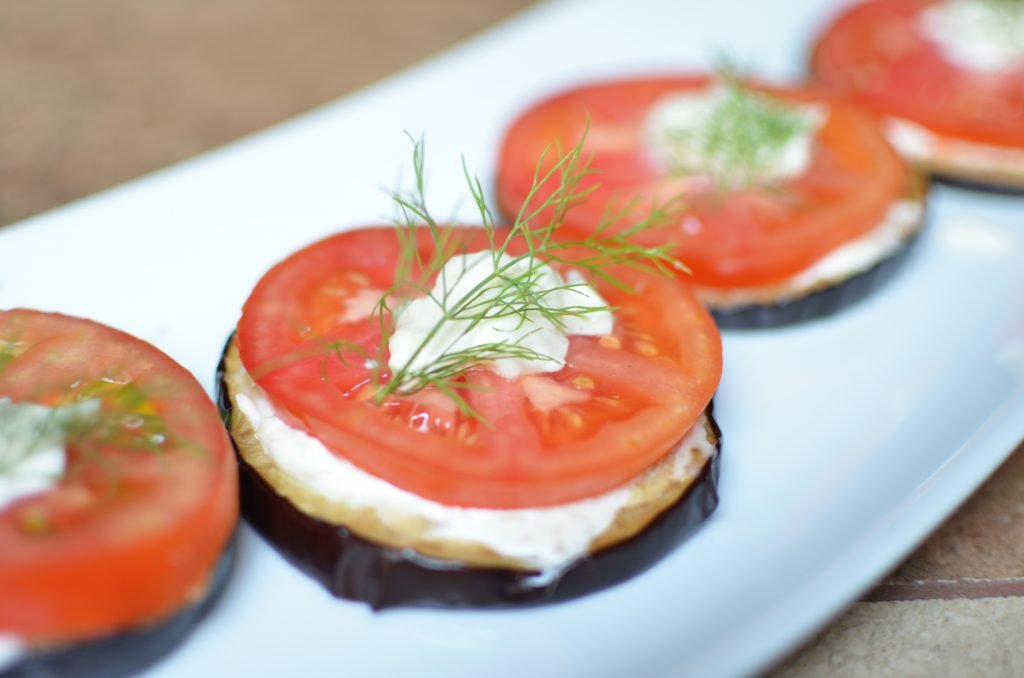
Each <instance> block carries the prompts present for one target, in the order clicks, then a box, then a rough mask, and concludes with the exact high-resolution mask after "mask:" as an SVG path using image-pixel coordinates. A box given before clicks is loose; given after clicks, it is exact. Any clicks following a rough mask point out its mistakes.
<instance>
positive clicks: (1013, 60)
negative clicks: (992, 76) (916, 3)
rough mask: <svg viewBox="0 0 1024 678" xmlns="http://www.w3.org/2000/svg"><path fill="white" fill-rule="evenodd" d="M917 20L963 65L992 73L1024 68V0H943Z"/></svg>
mask: <svg viewBox="0 0 1024 678" xmlns="http://www.w3.org/2000/svg"><path fill="white" fill-rule="evenodd" d="M917 23H918V27H919V30H920V31H921V33H922V34H923V35H924V36H925V37H926V38H928V39H929V40H931V41H932V42H934V43H935V44H936V45H938V47H939V49H940V50H941V52H942V55H943V56H944V57H945V58H946V59H947V60H948V61H949V62H950V63H953V64H955V65H956V66H959V67H960V68H965V69H969V70H973V71H979V72H989V73H991V72H1000V71H1005V70H1011V69H1014V68H1018V67H1024V3H1016V4H1014V3H1011V2H999V3H996V2H994V1H992V0H989V1H985V0H943V1H941V2H937V3H935V4H933V5H931V6H929V7H928V8H926V9H925V10H924V11H923V12H921V14H920V15H919V16H918V22H917Z"/></svg>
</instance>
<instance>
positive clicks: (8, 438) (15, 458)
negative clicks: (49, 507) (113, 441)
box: [0, 398, 100, 510]
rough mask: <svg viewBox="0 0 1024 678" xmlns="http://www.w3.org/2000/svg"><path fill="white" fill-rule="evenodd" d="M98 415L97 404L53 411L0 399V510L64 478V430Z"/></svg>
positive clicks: (88, 402)
mask: <svg viewBox="0 0 1024 678" xmlns="http://www.w3.org/2000/svg"><path fill="white" fill-rule="evenodd" d="M99 411H100V403H99V401H98V400H89V401H86V402H83V403H78V404H76V405H71V406H68V407H60V408H53V407H46V406H43V405H35V404H31V403H15V402H12V401H11V400H10V398H0V510H2V509H3V508H4V507H6V506H8V505H10V504H13V503H14V502H16V501H17V500H19V499H21V498H23V497H27V496H29V495H32V494H36V493H37V492H42V491H44V490H47V489H49V488H51V487H53V486H54V485H55V484H56V483H57V481H58V480H59V479H60V477H61V476H62V475H63V474H64V466H65V457H66V454H65V450H64V444H65V435H66V432H67V429H68V427H69V426H71V425H74V424H81V423H88V422H89V421H91V420H92V419H94V418H95V417H96V416H97V415H98V414H99Z"/></svg>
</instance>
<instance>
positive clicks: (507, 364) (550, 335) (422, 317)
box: [388, 250, 613, 379]
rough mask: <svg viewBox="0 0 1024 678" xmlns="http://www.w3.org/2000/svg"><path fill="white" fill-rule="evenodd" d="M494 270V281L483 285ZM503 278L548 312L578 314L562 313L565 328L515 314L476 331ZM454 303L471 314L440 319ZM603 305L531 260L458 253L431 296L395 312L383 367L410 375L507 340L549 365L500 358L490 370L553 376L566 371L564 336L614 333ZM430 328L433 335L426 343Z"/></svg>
mask: <svg viewBox="0 0 1024 678" xmlns="http://www.w3.org/2000/svg"><path fill="white" fill-rule="evenodd" d="M498 271H500V274H499V275H498V276H496V277H493V279H490V280H488V278H491V277H492V276H495V273H496V272H498ZM502 278H506V279H519V280H521V281H526V284H528V285H529V287H530V289H531V290H532V292H533V294H534V295H535V297H536V298H537V299H538V300H539V303H541V304H543V305H545V306H547V307H548V308H550V309H556V310H561V311H563V312H564V311H565V310H567V309H573V310H576V311H578V313H575V314H565V313H560V314H559V316H560V318H561V320H562V323H563V325H562V326H558V325H556V324H555V323H554V322H552V321H551V320H550V319H548V318H546V317H545V316H544V315H543V314H541V313H540V312H539V311H535V310H531V311H528V312H527V313H525V319H524V318H523V317H522V316H520V315H519V314H514V313H513V314H508V313H505V314H503V315H502V316H500V317H498V316H496V314H492V317H487V318H484V319H483V320H482V321H480V322H478V323H477V324H476V325H474V324H473V316H477V315H480V313H481V311H480V310H479V309H481V308H483V307H486V306H487V305H488V304H489V303H490V302H492V301H494V300H495V299H497V298H498V296H499V295H500V294H501V290H502V289H508V283H507V282H505V281H503V280H502ZM459 304H464V305H465V304H469V305H472V306H473V307H474V308H470V309H468V310H467V311H465V312H463V313H459V314H454V317H448V318H445V316H446V315H449V316H452V315H453V311H454V310H455V309H456V308H458V306H459ZM606 307H607V303H606V302H605V301H604V299H602V298H601V296H600V295H599V294H598V293H597V291H596V290H594V288H593V287H591V286H590V285H589V284H587V283H586V282H585V281H584V280H582V278H575V279H574V278H572V276H571V275H570V280H569V281H568V284H567V282H566V281H565V280H564V279H563V278H562V276H561V275H559V274H558V272H557V271H555V270H554V269H552V268H551V267H550V266H548V265H547V264H545V263H543V262H541V261H539V260H537V259H533V258H532V257H525V258H522V259H519V260H518V261H516V260H515V258H514V257H512V256H510V255H507V254H499V253H497V252H494V251H491V250H485V251H483V252H475V253H473V254H462V255H456V256H453V257H452V258H451V259H449V260H448V262H447V263H446V264H445V266H444V268H443V269H442V270H441V272H440V273H439V274H438V276H437V282H436V283H435V285H434V289H433V290H432V291H431V294H430V295H429V296H426V297H421V298H419V299H414V300H412V301H410V302H408V303H406V304H405V305H403V306H400V307H399V308H398V310H397V311H396V314H395V331H394V334H392V336H391V339H390V340H389V342H388V350H389V351H390V354H391V355H390V358H389V360H388V367H389V368H390V369H391V371H392V373H394V374H398V373H399V371H400V370H402V369H403V368H404V370H405V371H406V372H407V373H409V372H418V371H422V370H424V369H427V368H430V367H431V366H433V365H435V364H437V363H438V361H440V360H442V359H443V358H445V357H446V356H449V355H451V354H454V353H457V352H460V351H473V350H474V349H476V350H479V348H480V347H482V346H488V345H492V344H499V343H503V342H504V343H511V344H515V345H517V346H519V347H522V348H525V349H527V350H529V351H533V352H535V353H536V354H538V355H540V356H545V357H546V358H547V359H539V358H532V359H528V358H519V357H502V358H498V359H496V360H493V361H489V362H488V363H487V366H488V367H489V368H490V369H492V370H494V371H495V372H497V373H498V374H499V375H501V376H502V377H504V378H506V379H513V378H515V377H518V376H519V375H521V374H527V373H532V372H557V371H558V370H560V369H562V367H564V365H565V356H566V353H567V352H568V350H569V338H568V335H574V334H577V335H579V334H582V335H593V336H598V335H603V334H610V333H611V332H612V324H613V321H612V314H611V312H610V311H609V310H608V309H607V308H606ZM598 309H599V310H598ZM496 310H501V309H500V308H496ZM435 327H437V328H438V331H437V332H436V334H435V335H434V336H433V337H431V338H429V339H428V336H429V334H430V332H431V331H434V329H435ZM421 346H422V348H420V347H421ZM418 349H419V352H418V353H417V350H418Z"/></svg>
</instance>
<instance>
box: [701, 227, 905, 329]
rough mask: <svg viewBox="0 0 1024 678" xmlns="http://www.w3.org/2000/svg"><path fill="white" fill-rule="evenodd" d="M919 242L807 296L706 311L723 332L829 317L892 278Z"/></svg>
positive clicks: (779, 325)
mask: <svg viewBox="0 0 1024 678" xmlns="http://www.w3.org/2000/svg"><path fill="white" fill-rule="evenodd" d="M918 239H919V237H918V236H917V235H915V236H914V237H913V238H911V239H910V240H908V241H907V242H905V243H904V244H903V246H902V247H900V249H899V250H898V251H896V252H895V253H893V254H892V255H891V256H889V257H886V258H885V259H883V260H881V261H879V262H878V263H877V264H875V265H874V266H872V267H871V268H869V269H868V270H866V271H864V272H862V273H858V274H857V275H855V276H852V277H850V278H847V279H846V280H844V281H842V282H840V283H839V284H836V285H832V286H830V287H825V288H823V289H819V290H816V291H814V292H811V293H810V294H807V295H804V296H801V297H791V298H787V299H783V300H781V301H779V302H778V303H775V304H745V305H742V306H731V307H728V308H715V307H713V306H708V311H710V312H711V315H712V317H713V318H714V319H715V322H716V323H718V326H719V327H720V328H723V329H758V328H768V327H781V326H783V325H791V324H794V323H799V322H804V321H807V320H816V319H818V318H824V317H826V316H830V315H832V314H833V313H835V312H837V311H839V310H841V309H843V308H846V307H847V306H851V305H852V304H854V303H856V302H858V301H860V300H861V299H863V298H864V297H867V296H868V295H869V294H871V292H873V291H874V290H876V289H878V288H879V287H881V286H882V285H884V284H885V283H886V282H887V281H888V280H889V279H891V278H893V277H895V276H896V274H897V273H898V272H899V270H900V269H901V268H903V265H904V263H906V261H907V259H908V258H909V256H910V252H911V249H912V246H913V244H914V243H915V242H917V240H918Z"/></svg>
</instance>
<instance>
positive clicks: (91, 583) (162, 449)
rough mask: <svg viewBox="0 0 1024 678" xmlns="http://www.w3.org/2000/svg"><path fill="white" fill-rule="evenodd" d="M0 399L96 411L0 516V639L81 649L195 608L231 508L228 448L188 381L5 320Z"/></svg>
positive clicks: (177, 372)
mask: <svg viewBox="0 0 1024 678" xmlns="http://www.w3.org/2000/svg"><path fill="white" fill-rule="evenodd" d="M0 397H3V398H10V399H11V400H12V401H13V402H15V403H36V404H41V405H47V406H60V405H69V404H72V403H79V402H85V401H89V400H98V401H99V405H100V407H99V410H98V412H99V414H98V417H97V419H96V420H95V421H94V422H92V423H91V424H90V425H89V426H88V427H86V428H85V429H84V430H82V431H79V433H78V434H76V437H72V438H70V439H68V440H67V464H66V470H65V472H64V474H63V476H62V477H61V478H60V479H59V480H58V481H57V482H56V484H55V486H54V487H52V489H49V490H44V491H42V492H40V493H36V494H32V495H28V496H25V497H22V498H21V499H19V500H17V501H15V502H14V503H12V504H9V505H8V506H6V507H5V508H0V592H2V594H0V633H5V634H6V633H10V634H13V635H16V636H20V637H22V638H27V639H29V640H31V641H37V640H38V641H40V642H46V643H49V642H56V643H63V642H70V641H76V640H85V639H90V638H93V637H98V636H103V635H107V634H109V633H113V632H117V631H119V630H125V629H130V628H133V627H137V626H141V625H145V624H148V623H150V622H157V621H160V620H162V619H164V618H166V617H168V616H170V615H172V614H173V613H174V612H175V611H177V610H179V609H181V608H182V607H184V606H185V605H188V604H190V603H192V602H194V601H195V600H197V599H198V598H199V597H200V596H201V595H202V593H203V592H204V590H205V587H206V584H207V581H208V578H209V576H210V575H211V573H212V571H213V568H214V566H215V565H216V563H217V561H218V559H219V557H220V555H221V553H222V551H223V549H224V548H225V546H226V543H227V540H228V539H229V537H230V534H231V532H232V530H233V529H234V524H235V521H236V518H237V514H238V507H237V501H238V500H237V479H236V472H235V462H234V455H233V454H232V451H231V446H230V442H229V440H228V438H227V435H226V432H225V431H224V427H223V425H222V423H221V421H220V418H219V415H218V413H217V410H216V408H215V407H214V406H213V403H211V402H210V399H209V398H208V397H207V395H206V393H205V392H204V391H203V389H202V387H201V386H200V385H199V384H198V383H197V382H196V380H195V379H194V378H193V377H192V375H191V374H190V373H189V372H188V371H186V370H185V369H184V368H183V367H181V366H180V365H178V364H177V363H175V362H174V361H173V360H171V359H170V358H168V357H167V356H166V355H164V354H163V353H161V352H160V351H158V350H157V349H156V348H154V347H152V346H150V345H149V344H147V343H145V342H143V341H141V340H139V339H136V338H134V337H131V336H129V335H127V334H124V333H122V332H119V331H117V330H114V329H111V328H109V327H104V326H102V325H99V324H97V323H94V322H91V321H88V320H81V319H77V318H70V317H67V316H61V315H56V314H47V313H40V312H36V311H27V310H14V311H5V312H0Z"/></svg>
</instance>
